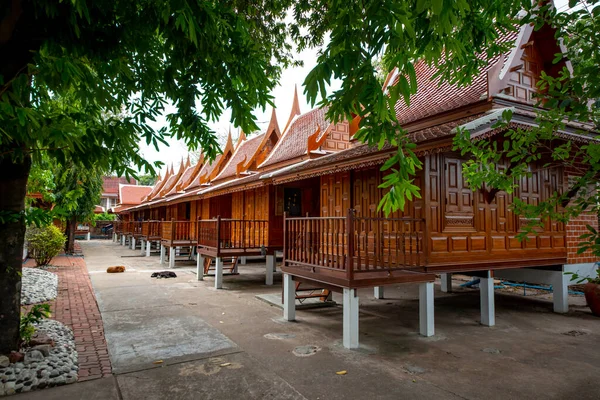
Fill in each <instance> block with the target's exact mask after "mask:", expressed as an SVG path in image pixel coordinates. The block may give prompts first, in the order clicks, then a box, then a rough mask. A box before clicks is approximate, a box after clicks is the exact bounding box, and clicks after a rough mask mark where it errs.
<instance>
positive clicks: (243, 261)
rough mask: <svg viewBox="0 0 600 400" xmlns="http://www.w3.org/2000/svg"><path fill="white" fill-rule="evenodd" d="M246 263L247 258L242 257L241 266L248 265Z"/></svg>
mask: <svg viewBox="0 0 600 400" xmlns="http://www.w3.org/2000/svg"><path fill="white" fill-rule="evenodd" d="M246 261H247V260H246V256H242V257H240V264H242V265H246Z"/></svg>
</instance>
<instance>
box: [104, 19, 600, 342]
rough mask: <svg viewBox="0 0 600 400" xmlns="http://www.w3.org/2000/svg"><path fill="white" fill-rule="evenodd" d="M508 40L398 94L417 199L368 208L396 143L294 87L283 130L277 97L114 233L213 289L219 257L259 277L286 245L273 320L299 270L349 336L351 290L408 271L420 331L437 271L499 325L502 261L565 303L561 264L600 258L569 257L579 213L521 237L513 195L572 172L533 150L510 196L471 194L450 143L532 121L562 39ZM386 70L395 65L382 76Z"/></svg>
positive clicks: (529, 31) (537, 190) (291, 293)
mask: <svg viewBox="0 0 600 400" xmlns="http://www.w3.org/2000/svg"><path fill="white" fill-rule="evenodd" d="M503 40H507V41H510V42H512V43H513V46H512V49H511V51H510V52H509V53H507V54H505V55H503V56H501V57H498V58H497V59H496V60H493V61H492V62H490V63H489V64H488V65H485V66H483V67H481V69H480V70H479V74H478V75H477V76H476V77H474V79H473V82H472V83H471V84H470V85H468V86H466V87H457V86H456V85H452V84H449V83H439V82H438V80H437V79H434V78H433V75H434V73H435V69H434V68H433V67H431V66H428V65H427V64H426V63H417V65H416V67H415V69H416V72H417V81H418V93H417V94H415V95H414V96H413V97H412V98H411V103H410V107H407V106H406V104H405V103H404V102H402V101H401V102H399V103H398V104H397V106H396V112H397V115H398V119H399V121H400V123H401V124H402V126H403V127H404V128H405V129H406V130H407V131H408V132H409V133H410V135H411V138H412V140H413V141H414V142H415V143H417V149H416V152H417V154H418V156H419V157H420V159H421V161H422V162H423V166H424V167H423V169H422V170H421V171H419V172H418V174H417V176H416V178H415V182H416V184H417V185H418V186H419V187H420V189H421V198H420V199H413V201H411V202H409V203H408V204H407V206H406V207H405V209H404V210H403V211H398V212H395V213H394V214H393V215H390V216H384V215H383V214H382V213H381V212H379V211H378V208H377V206H378V204H379V202H380V200H381V198H382V196H383V195H384V193H385V191H384V189H381V188H380V187H379V186H380V184H381V183H382V179H383V176H384V174H385V173H383V172H381V171H380V168H381V166H382V164H383V163H384V162H385V161H386V160H387V159H388V158H389V157H390V156H391V155H392V154H393V153H394V152H395V149H394V148H393V147H392V146H390V145H385V146H384V147H383V148H382V149H378V148H375V147H370V146H368V145H365V144H362V143H360V142H358V141H356V140H355V139H353V135H354V133H355V131H356V129H357V123H356V121H349V122H339V123H332V122H330V121H328V120H327V117H326V112H327V109H324V108H317V109H313V110H310V111H308V112H305V113H302V112H301V110H300V107H299V101H298V95H297V92H295V93H294V94H293V96H294V98H293V106H292V110H291V113H290V115H289V117H288V118H287V120H286V121H285V125H283V129H280V126H279V124H278V121H277V118H276V113H275V110H273V112H272V116H271V120H270V123H269V125H268V127H267V129H266V130H265V131H264V132H262V133H260V134H258V135H254V136H251V137H246V135H244V134H243V133H242V134H241V135H240V137H239V138H238V139H237V142H236V143H234V141H233V139H232V137H231V134H230V135H229V137H228V139H227V143H226V145H225V147H224V148H223V150H222V152H221V154H220V155H218V156H217V157H216V158H215V159H214V160H213V161H212V162H209V161H208V160H205V159H203V158H201V159H200V160H199V161H198V162H197V163H195V164H192V163H191V162H190V161H189V159H188V160H187V161H186V162H182V163H181V165H180V167H179V169H178V170H175V169H174V168H173V167H171V168H169V169H168V170H167V173H166V174H165V176H164V177H160V178H159V180H158V182H157V183H156V185H155V186H154V187H153V189H152V190H151V192H150V193H149V194H148V195H147V196H146V197H145V198H144V199H143V201H142V203H141V204H139V205H136V206H132V207H126V208H123V209H121V210H120V212H119V215H120V221H119V222H118V223H117V225H116V229H115V234H116V235H118V236H119V238H120V239H119V240H121V243H122V244H125V243H126V241H129V243H131V244H132V245H133V247H134V248H135V247H136V246H137V244H138V243H141V250H142V251H143V252H145V253H146V255H150V254H151V249H152V244H153V243H156V244H158V245H159V248H160V257H161V262H166V260H167V259H168V262H169V266H170V267H174V266H175V259H176V254H177V252H178V251H184V250H185V249H189V254H190V255H191V256H192V257H195V258H196V259H197V263H198V278H199V279H202V276H203V274H204V273H206V272H207V271H208V270H209V269H210V268H214V270H215V275H216V277H215V286H216V287H217V288H221V286H222V282H223V268H224V261H226V260H230V259H236V258H238V257H247V256H264V257H266V267H265V271H266V282H267V284H272V282H273V271H274V269H275V266H276V255H277V254H278V253H279V252H282V254H283V260H282V263H281V271H282V272H283V274H284V279H283V286H284V317H285V318H286V319H288V320H293V319H294V315H295V314H294V313H295V299H296V288H297V287H298V284H299V283H303V284H307V285H312V286H316V287H319V288H323V289H324V290H327V291H339V292H342V293H343V301H344V340H343V343H344V346H346V347H348V348H355V347H357V346H358V293H357V290H358V289H359V288H375V294H376V296H378V297H380V296H383V287H384V286H385V285H390V284H400V283H419V284H420V304H421V305H420V332H421V334H423V335H426V336H429V335H432V334H433V333H434V329H433V282H434V280H435V278H436V274H442V283H443V286H445V287H446V288H447V282H448V281H447V279H448V277H449V276H450V275H449V274H452V273H464V274H469V275H473V276H478V277H480V288H481V307H482V311H481V312H482V317H481V321H482V324H485V325H490V326H491V325H494V306H493V304H494V298H493V279H494V276H502V274H505V273H507V271H510V273H509V275H510V274H512V275H511V276H512V277H514V276H518V272H517V273H515V271H523V273H524V274H527V276H533V277H534V278H532V279H537V280H538V281H540V282H542V283H546V282H548V283H551V284H553V287H554V297H555V300H554V309H555V311H557V312H566V311H567V309H568V302H567V284H568V283H567V278H566V277H565V276H564V274H563V273H564V272H565V271H567V270H570V269H569V268H571V269H572V268H575V267H577V266H580V265H584V264H588V263H592V262H594V261H595V259H593V257H592V256H590V255H589V254H585V253H584V254H580V255H578V254H576V251H575V249H574V247H575V246H576V243H575V241H574V240H572V239H573V235H574V233H573V232H576V231H577V229H578V228H576V226H578V225H580V224H579V222H578V221H572V222H570V223H567V224H565V223H562V222H559V221H553V220H550V219H547V220H544V221H542V222H543V228H542V229H539V230H538V232H536V234H532V235H530V236H529V237H528V240H526V241H521V240H519V239H518V238H517V235H518V234H519V232H521V231H522V227H523V226H524V225H525V224H527V223H528V222H529V221H528V220H525V219H524V218H522V217H521V216H519V215H516V214H515V213H514V212H513V210H512V208H511V204H512V203H513V199H515V198H519V199H521V200H523V201H525V202H527V203H530V204H536V203H538V202H540V201H543V200H545V199H547V198H549V197H550V196H552V194H553V193H555V192H561V191H562V190H564V188H565V187H566V184H567V182H568V180H569V174H570V173H571V172H570V171H569V170H567V169H565V168H563V167H561V166H560V165H556V166H552V167H548V166H546V165H545V162H544V160H542V161H541V162H539V163H532V164H531V165H530V171H531V174H530V175H529V176H528V177H527V178H524V179H523V180H522V181H521V182H519V188H518V190H517V191H516V192H514V193H511V194H509V193H506V192H502V191H498V192H496V191H488V190H480V191H475V192H474V191H473V190H472V189H471V188H469V187H468V186H467V184H466V183H465V181H464V179H463V176H462V163H463V161H465V159H466V158H465V157H464V156H461V155H460V153H458V152H456V151H454V150H453V145H452V140H453V137H454V136H455V134H456V132H457V130H458V129H467V130H468V131H469V132H470V133H471V135H472V137H477V138H481V139H482V140H498V141H501V140H502V133H503V132H504V130H505V129H507V128H502V129H500V128H496V127H495V123H496V122H497V121H498V120H499V119H500V118H501V115H502V113H503V112H504V111H505V110H507V109H510V110H512V114H513V119H512V121H511V123H510V127H513V128H514V127H519V128H525V129H527V128H528V127H531V126H535V124H536V121H535V108H534V105H535V98H534V97H535V94H536V92H537V91H538V88H537V86H536V84H537V82H538V80H539V76H540V74H541V72H542V71H545V72H546V73H548V74H551V75H552V74H556V73H557V71H558V69H559V68H562V66H564V65H567V66H569V65H568V62H564V61H563V62H561V63H559V64H553V62H552V60H553V59H554V55H555V54H556V53H558V52H561V50H562V49H561V46H560V43H558V42H557V41H556V39H555V38H554V31H553V30H552V29H551V28H550V27H543V28H542V29H540V30H537V31H534V30H533V28H532V27H531V26H529V25H525V26H523V27H521V28H520V30H519V31H518V32H515V33H513V34H509V35H507V36H505V37H504V39H503ZM397 81H398V77H397V76H396V75H395V74H394V72H392V73H391V74H390V76H388V80H387V84H392V85H393V84H396V83H397ZM582 129H587V127H585V126H583V125H575V124H567V125H566V126H565V128H564V130H562V131H561V132H557V135H558V136H559V137H562V138H564V139H565V140H566V139H568V140H571V141H573V142H576V143H586V142H588V141H589V140H590V136H589V135H587V134H582V133H581V132H582ZM500 167H502V166H500ZM588 217H589V216H582V217H581V218H584V219H585V218H588ZM590 221H594V218H591V219H590ZM596 224H597V219H596ZM212 263H214V267H213V266H211V265H212ZM573 266H575V267H573ZM515 274H516V275H515Z"/></svg>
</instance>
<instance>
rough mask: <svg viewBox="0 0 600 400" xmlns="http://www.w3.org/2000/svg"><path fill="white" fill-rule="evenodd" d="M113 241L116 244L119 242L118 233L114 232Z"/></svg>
mask: <svg viewBox="0 0 600 400" xmlns="http://www.w3.org/2000/svg"><path fill="white" fill-rule="evenodd" d="M112 241H113V243H116V241H117V233H116V232H113V234H112Z"/></svg>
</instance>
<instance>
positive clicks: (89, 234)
mask: <svg viewBox="0 0 600 400" xmlns="http://www.w3.org/2000/svg"><path fill="white" fill-rule="evenodd" d="M85 240H92V233H91V232H88V233H87V235H86V237H85Z"/></svg>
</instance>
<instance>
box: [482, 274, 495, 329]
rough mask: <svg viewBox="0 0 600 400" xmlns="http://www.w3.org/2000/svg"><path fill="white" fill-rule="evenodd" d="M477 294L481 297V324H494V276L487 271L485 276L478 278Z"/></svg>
mask: <svg viewBox="0 0 600 400" xmlns="http://www.w3.org/2000/svg"><path fill="white" fill-rule="evenodd" d="M479 296H480V298H481V324H482V325H486V326H494V325H496V310H495V306H494V277H493V276H492V274H491V273H490V272H489V271H488V272H487V277H486V278H479Z"/></svg>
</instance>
